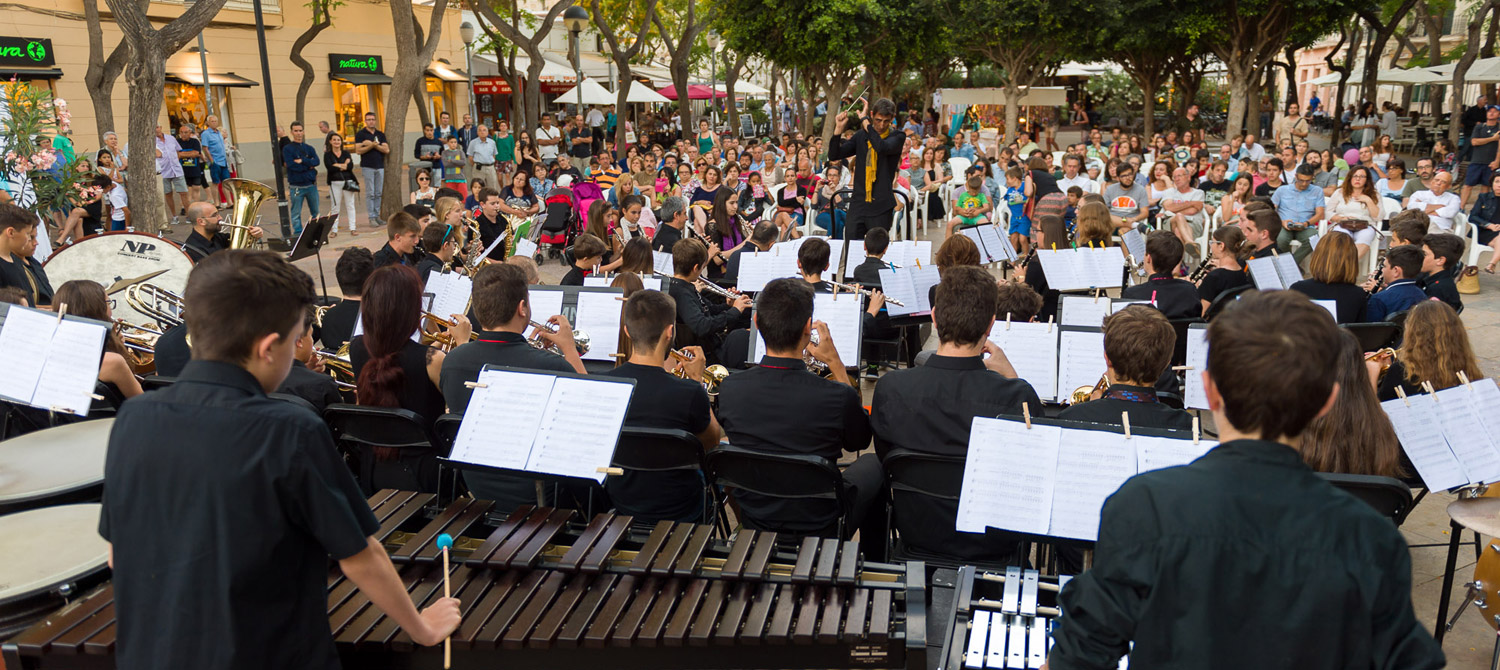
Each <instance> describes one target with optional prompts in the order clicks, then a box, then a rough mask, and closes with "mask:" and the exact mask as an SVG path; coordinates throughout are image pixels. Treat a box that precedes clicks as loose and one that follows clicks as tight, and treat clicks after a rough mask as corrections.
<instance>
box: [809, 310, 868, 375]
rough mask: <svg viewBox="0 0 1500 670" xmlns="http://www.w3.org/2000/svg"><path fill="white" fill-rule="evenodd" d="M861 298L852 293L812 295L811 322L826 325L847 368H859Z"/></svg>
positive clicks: (862, 316)
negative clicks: (820, 322) (819, 322)
mask: <svg viewBox="0 0 1500 670" xmlns="http://www.w3.org/2000/svg"><path fill="white" fill-rule="evenodd" d="M864 304H865V301H864V298H862V297H860V296H859V295H856V294H853V293H839V294H838V295H837V296H835V295H833V294H831V293H817V294H814V295H813V320H814V321H822V322H824V323H826V324H828V332H829V334H830V335H833V346H834V348H835V349H838V352H839V360H841V361H843V362H844V365H847V366H856V365H859V345H860V330H861V328H862V327H863V326H864V313H865V309H864Z"/></svg>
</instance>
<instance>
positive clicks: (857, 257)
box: [829, 240, 868, 283]
mask: <svg viewBox="0 0 1500 670" xmlns="http://www.w3.org/2000/svg"><path fill="white" fill-rule="evenodd" d="M834 241H835V242H838V240H834ZM841 246H843V245H842V244H840V245H838V246H837V247H834V249H833V256H832V259H831V260H830V261H829V265H832V266H833V269H834V270H835V271H837V270H838V264H839V254H840V253H842V252H841V251H840V250H839V247H841ZM866 258H868V256H867V255H866V254H865V241H864V240H849V255H848V257H847V258H845V259H844V279H840V280H838V281H843V282H846V283H847V282H848V281H852V280H853V279H854V268H857V267H859V266H860V265H861V264H863V263H864V262H865V259H866Z"/></svg>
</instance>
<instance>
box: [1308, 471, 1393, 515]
mask: <svg viewBox="0 0 1500 670" xmlns="http://www.w3.org/2000/svg"><path fill="white" fill-rule="evenodd" d="M1318 475H1319V476H1321V477H1322V478H1323V479H1325V480H1327V481H1328V483H1330V484H1333V485H1334V486H1336V487H1338V488H1340V489H1343V490H1344V491H1345V492H1347V493H1349V494H1350V495H1352V496H1354V497H1356V498H1359V499H1360V500H1363V501H1365V502H1366V503H1369V505H1370V506H1371V507H1374V508H1375V511H1377V512H1380V514H1381V515H1382V516H1385V517H1387V518H1389V519H1390V520H1391V521H1394V522H1395V523H1396V525H1397V526H1400V525H1401V524H1402V523H1403V522H1405V521H1406V515H1407V514H1408V513H1410V512H1411V508H1412V498H1411V488H1410V487H1408V486H1407V485H1406V484H1404V483H1402V481H1401V480H1399V479H1393V478H1391V477H1378V476H1375V475H1346V474H1339V473H1333V472H1320V473H1318Z"/></svg>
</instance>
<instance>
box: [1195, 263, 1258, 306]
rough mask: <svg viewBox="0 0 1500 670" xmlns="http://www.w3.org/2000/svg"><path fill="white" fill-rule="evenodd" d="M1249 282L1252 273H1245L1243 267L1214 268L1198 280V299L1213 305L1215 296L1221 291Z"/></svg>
mask: <svg viewBox="0 0 1500 670" xmlns="http://www.w3.org/2000/svg"><path fill="white" fill-rule="evenodd" d="M1249 283H1250V275H1247V274H1245V271H1244V270H1243V269H1240V270H1230V269H1229V268H1214V269H1212V270H1209V271H1208V274H1206V275H1203V280H1202V281H1200V282H1198V299H1199V300H1206V301H1208V304H1210V305H1212V304H1214V298H1217V297H1219V294H1220V293H1223V292H1225V291H1228V290H1229V289H1232V288H1236V287H1239V286H1244V285H1246V284H1249Z"/></svg>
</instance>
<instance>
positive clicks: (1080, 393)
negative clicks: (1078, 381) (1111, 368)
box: [1068, 372, 1109, 405]
mask: <svg viewBox="0 0 1500 670" xmlns="http://www.w3.org/2000/svg"><path fill="white" fill-rule="evenodd" d="M1108 390H1109V373H1108V372H1106V373H1104V374H1102V375H1099V383H1097V384H1094V385H1093V386H1080V387H1078V388H1076V389H1073V394H1072V395H1071V396H1070V398H1069V400H1070V402H1069V403H1068V404H1070V405H1077V404H1080V403H1085V402H1088V401H1090V400H1097V399H1098V397H1099V396H1098V395H1096V394H1102V393H1103V392H1104V391H1108Z"/></svg>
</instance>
